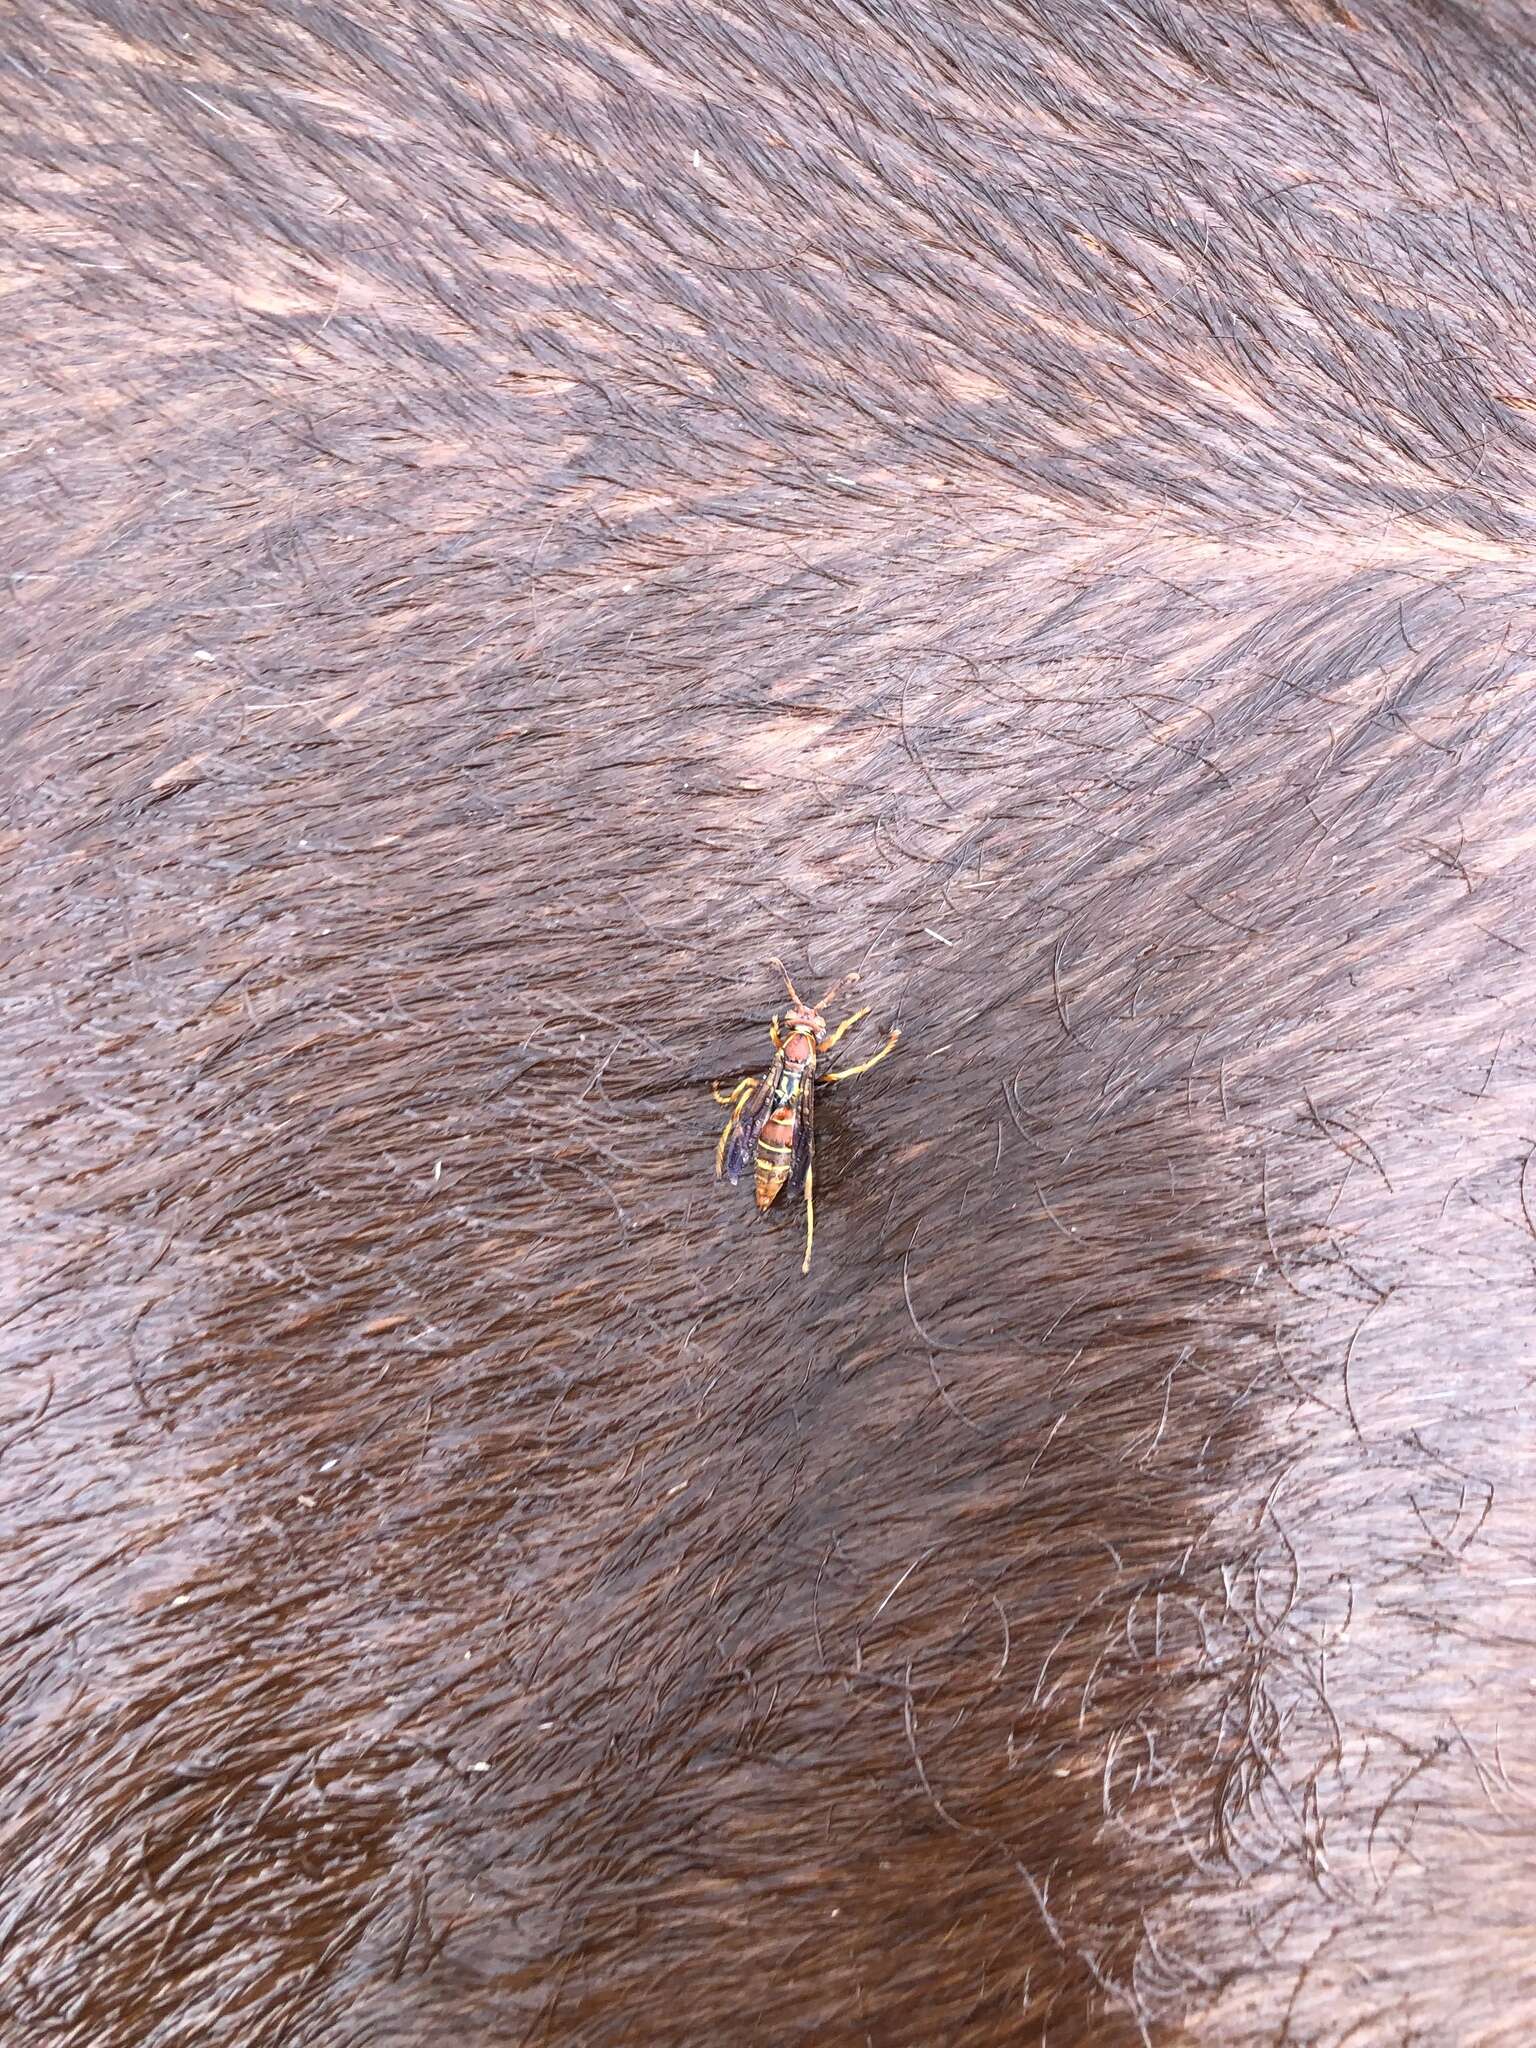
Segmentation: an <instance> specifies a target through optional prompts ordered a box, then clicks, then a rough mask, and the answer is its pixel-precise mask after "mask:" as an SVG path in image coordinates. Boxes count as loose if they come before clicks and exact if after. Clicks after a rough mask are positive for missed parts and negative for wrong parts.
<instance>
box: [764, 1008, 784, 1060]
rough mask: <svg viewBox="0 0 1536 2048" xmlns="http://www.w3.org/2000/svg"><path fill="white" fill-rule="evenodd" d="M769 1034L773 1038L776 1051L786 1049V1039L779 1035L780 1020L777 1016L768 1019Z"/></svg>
mask: <svg viewBox="0 0 1536 2048" xmlns="http://www.w3.org/2000/svg"><path fill="white" fill-rule="evenodd" d="M768 1036H769V1037H770V1038H771V1039H772V1040H773V1049H774V1051H775V1052H782V1051H783V1050H784V1041H783V1039H782V1038H780V1036H779V1020H778V1018H777V1017H776V1016H775V1017H771V1018H770V1019H769V1020H768Z"/></svg>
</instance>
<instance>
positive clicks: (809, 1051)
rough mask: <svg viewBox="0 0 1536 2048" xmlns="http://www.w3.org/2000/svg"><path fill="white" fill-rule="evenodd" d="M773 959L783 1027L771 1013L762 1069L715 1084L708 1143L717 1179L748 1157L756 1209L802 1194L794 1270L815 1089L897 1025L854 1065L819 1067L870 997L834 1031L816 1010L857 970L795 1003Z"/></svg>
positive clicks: (808, 1205)
mask: <svg viewBox="0 0 1536 2048" xmlns="http://www.w3.org/2000/svg"><path fill="white" fill-rule="evenodd" d="M773 965H774V966H775V967H777V968H778V970H779V972H780V974H782V975H783V977H784V985H785V987H786V988H787V989H788V990H789V998H790V1006H789V1008H788V1009H787V1010H786V1011H785V1012H784V1017H783V1029H782V1030H781V1029H780V1020H779V1019H778V1017H775V1018H774V1019H773V1022H772V1023H771V1024H770V1025H769V1027H768V1035H769V1037H770V1038H771V1039H772V1040H773V1063H772V1065H771V1066H770V1067H769V1069H768V1071H767V1073H766V1074H763V1075H762V1076H758V1075H756V1074H748V1075H747V1076H746V1078H745V1079H744V1080H741V1081H738V1082H737V1083H736V1085H735V1087H734V1088H732V1089H730V1090H729V1091H727V1092H724V1093H722V1091H721V1090H720V1088H719V1087H718V1086H717V1087H716V1088H715V1091H714V1096H715V1100H716V1102H720V1103H723V1104H725V1105H726V1107H727V1108H729V1110H730V1112H731V1113H730V1116H729V1117H728V1118H727V1120H726V1126H725V1129H724V1130H723V1131H722V1132H721V1133H720V1142H719V1144H718V1145H717V1146H716V1147H715V1175H716V1178H717V1179H718V1177H719V1176H720V1175H721V1174H722V1173H723V1174H725V1175H727V1176H728V1177H729V1179H730V1182H731V1185H732V1186H733V1187H734V1186H735V1185H736V1183H737V1182H738V1181H739V1180H740V1179H741V1176H742V1174H743V1173H744V1172H745V1170H746V1168H747V1167H748V1166H749V1165H750V1166H751V1167H752V1169H753V1180H754V1184H755V1187H756V1192H757V1206H758V1208H759V1209H766V1208H768V1207H769V1205H770V1204H771V1203H772V1202H774V1201H775V1200H777V1198H778V1195H779V1193H780V1191H781V1190H782V1189H783V1188H784V1187H785V1186H787V1187H788V1188H789V1198H790V1200H791V1201H793V1200H794V1198H795V1196H796V1195H798V1194H801V1193H803V1194H804V1196H805V1258H804V1260H803V1261H802V1262H801V1266H800V1270H801V1272H802V1273H808V1272H809V1271H810V1269H811V1240H812V1238H813V1237H814V1236H815V1234H816V1210H815V1205H814V1202H813V1199H812V1183H813V1180H814V1177H815V1159H814V1154H813V1148H814V1144H815V1129H816V1090H817V1089H818V1088H828V1087H830V1086H831V1085H832V1083H833V1082H834V1081H847V1080H849V1079H851V1078H852V1076H853V1075H855V1074H867V1073H868V1072H869V1070H870V1068H871V1067H877V1066H878V1065H879V1064H880V1062H881V1060H883V1059H884V1058H885V1057H886V1055H887V1054H888V1053H890V1052H893V1051H894V1050H895V1048H896V1041H897V1039H899V1038H900V1036H901V1032H900V1030H899V1029H898V1030H895V1031H893V1032H892V1033H891V1035H890V1037H889V1038H888V1039H887V1040H886V1041H885V1044H884V1045H882V1046H881V1048H880V1050H879V1051H878V1052H877V1053H875V1054H874V1056H873V1057H872V1058H870V1059H867V1060H861V1061H860V1062H859V1064H858V1065H857V1066H856V1067H843V1068H841V1069H839V1070H838V1071H837V1072H834V1073H830V1074H823V1073H820V1072H818V1066H819V1063H820V1062H821V1061H822V1060H824V1059H825V1058H826V1056H827V1054H828V1053H830V1052H831V1051H832V1049H833V1047H834V1046H835V1045H836V1044H837V1043H838V1041H839V1040H840V1039H841V1038H842V1037H843V1036H844V1034H845V1033H847V1032H849V1031H851V1030H852V1029H853V1027H854V1025H855V1024H857V1023H858V1022H859V1020H860V1019H861V1018H863V1017H867V1016H868V1015H869V1011H870V1005H869V1004H867V1003H866V1004H865V1006H864V1008H863V1009H862V1010H855V1011H854V1013H853V1015H852V1016H851V1017H846V1018H844V1020H843V1022H842V1023H841V1024H839V1025H838V1027H837V1029H836V1030H835V1031H829V1030H828V1028H827V1020H826V1018H825V1017H824V1016H823V1014H822V1012H823V1010H824V1009H825V1007H826V1005H827V1004H828V1003H829V1002H830V1001H831V1000H832V998H833V996H835V995H836V994H837V992H838V990H839V989H840V988H846V987H847V986H848V984H849V983H850V982H854V981H857V980H858V975H857V974H849V975H845V976H844V977H843V979H842V980H841V981H835V982H834V983H833V984H832V986H831V988H829V989H828V990H827V992H826V994H825V995H824V996H823V997H822V998H821V1001H820V1002H819V1003H815V1004H808V1003H802V1002H801V1000H800V998H799V996H798V995H797V994H796V993H795V984H794V983H793V982H792V981H791V980H790V978H789V969H788V968H787V967H786V966H785V965H784V963H783V961H782V960H775V961H774V962H773Z"/></svg>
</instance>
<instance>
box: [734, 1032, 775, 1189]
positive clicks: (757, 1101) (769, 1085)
mask: <svg viewBox="0 0 1536 2048" xmlns="http://www.w3.org/2000/svg"><path fill="white" fill-rule="evenodd" d="M778 1078H779V1062H778V1061H777V1060H775V1061H774V1062H773V1065H772V1066H771V1067H770V1068H769V1069H768V1071H767V1073H766V1074H764V1076H763V1078H762V1080H761V1081H759V1082H758V1084H757V1086H756V1087H755V1088H754V1089H753V1091H752V1093H751V1095H750V1096H749V1097H748V1099H747V1104H746V1107H745V1108H744V1109H743V1110H742V1112H741V1115H740V1116H739V1117H738V1118H737V1119H736V1128H735V1129H734V1130H733V1131H732V1132H731V1136H730V1141H729V1143H728V1144H727V1145H726V1148H725V1172H726V1174H727V1176H728V1178H729V1180H730V1183H731V1186H732V1187H735V1185H736V1183H737V1182H738V1181H739V1180H740V1179H741V1176H742V1175H743V1173H745V1172H746V1171H747V1170H748V1168H749V1167H750V1166H751V1164H752V1155H753V1153H754V1152H756V1150H757V1134H758V1132H759V1131H760V1130H761V1129H762V1128H763V1125H764V1123H765V1122H766V1121H767V1117H768V1111H769V1108H770V1107H771V1105H772V1103H773V1096H774V1089H775V1087H776V1085H777V1082H778Z"/></svg>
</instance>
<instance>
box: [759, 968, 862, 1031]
mask: <svg viewBox="0 0 1536 2048" xmlns="http://www.w3.org/2000/svg"><path fill="white" fill-rule="evenodd" d="M773 964H774V966H775V967H777V969H778V970H779V972H780V974H782V975H783V977H784V986H785V987H786V988H787V989H788V990H789V1008H788V1009H787V1010H786V1011H785V1012H784V1022H785V1024H786V1026H787V1027H788V1028H789V1030H791V1031H804V1032H805V1033H807V1035H808V1036H809V1037H811V1038H813V1039H814V1040H815V1041H816V1043H817V1044H818V1045H820V1043H821V1041H822V1040H823V1039H824V1038H825V1037H826V1035H827V1020H826V1018H825V1016H824V1015H823V1014H822V1013H823V1011H824V1010H825V1009H826V1007H827V1004H828V1003H830V1002H831V1000H832V998H833V997H834V996H835V995H836V994H837V992H838V990H839V989H840V988H847V986H848V984H849V983H850V982H853V981H857V980H858V978H859V975H858V969H857V968H855V969H854V971H853V973H852V974H845V975H844V976H843V977H842V979H841V980H840V981H834V982H833V984H832V986H831V987H830V988H829V989H828V990H827V992H826V994H825V995H824V996H823V997H822V999H821V1001H820V1002H819V1003H802V1002H801V1000H800V998H799V996H798V994H797V993H796V991H795V984H794V983H793V982H792V981H791V980H790V978H789V969H788V968H787V967H786V966H785V965H784V962H783V961H782V960H775V961H774V963H773Z"/></svg>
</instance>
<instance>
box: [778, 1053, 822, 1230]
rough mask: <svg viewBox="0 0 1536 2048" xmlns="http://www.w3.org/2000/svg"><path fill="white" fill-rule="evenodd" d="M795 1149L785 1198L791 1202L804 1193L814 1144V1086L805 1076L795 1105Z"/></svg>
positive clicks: (785, 1189)
mask: <svg viewBox="0 0 1536 2048" xmlns="http://www.w3.org/2000/svg"><path fill="white" fill-rule="evenodd" d="M795 1110H796V1115H795V1139H794V1144H795V1149H794V1151H793V1152H792V1153H791V1154H790V1160H789V1179H788V1181H787V1182H786V1183H785V1187H784V1193H785V1196H786V1198H787V1199H788V1200H789V1201H791V1202H793V1201H794V1200H796V1198H797V1197H798V1196H800V1195H802V1194H803V1193H804V1192H805V1176H806V1175H807V1174H808V1173H809V1172H810V1170H811V1147H812V1146H813V1145H814V1144H815V1142H816V1084H815V1081H814V1080H813V1078H812V1076H811V1075H809V1074H807V1075H806V1077H805V1085H804V1086H803V1087H802V1088H801V1090H800V1100H799V1101H798V1102H797V1103H796V1105H795Z"/></svg>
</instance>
